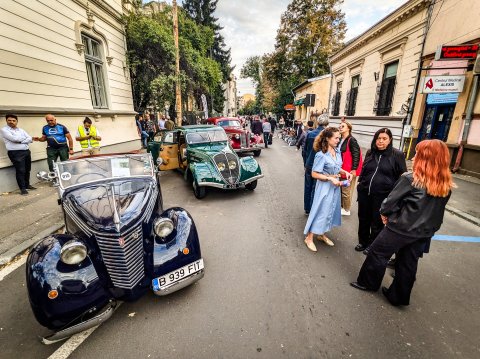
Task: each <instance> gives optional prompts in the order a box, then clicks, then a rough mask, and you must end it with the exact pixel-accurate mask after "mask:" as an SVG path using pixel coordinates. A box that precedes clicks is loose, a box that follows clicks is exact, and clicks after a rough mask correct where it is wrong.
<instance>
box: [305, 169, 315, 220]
mask: <svg viewBox="0 0 480 359" xmlns="http://www.w3.org/2000/svg"><path fill="white" fill-rule="evenodd" d="M314 195H315V179H314V178H313V177H312V169H311V168H305V181H304V185H303V209H304V210H305V212H310V209H311V208H312V202H313V196H314Z"/></svg>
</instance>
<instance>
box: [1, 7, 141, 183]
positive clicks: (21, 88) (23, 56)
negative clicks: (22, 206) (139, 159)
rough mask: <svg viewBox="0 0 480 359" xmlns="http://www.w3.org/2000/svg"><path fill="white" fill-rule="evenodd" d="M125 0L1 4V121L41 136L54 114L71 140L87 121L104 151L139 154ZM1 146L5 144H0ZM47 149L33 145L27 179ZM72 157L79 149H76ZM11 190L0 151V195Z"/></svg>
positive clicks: (7, 165)
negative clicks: (14, 118)
mask: <svg viewBox="0 0 480 359" xmlns="http://www.w3.org/2000/svg"><path fill="white" fill-rule="evenodd" d="M125 10H126V9H125V8H124V5H123V1H122V0H89V1H87V0H58V1H55V2H53V3H45V2H40V1H30V0H18V1H2V2H1V3H0V12H1V13H2V14H3V15H4V17H5V18H8V19H9V20H8V21H7V22H3V23H1V24H0V58H1V59H2V61H1V62H0V114H1V115H2V118H3V119H4V118H5V114H6V113H8V112H11V113H15V114H17V115H18V116H19V127H21V128H23V129H24V130H26V131H27V132H28V133H29V134H30V135H31V136H41V130H42V127H43V126H44V125H45V124H46V122H45V119H44V117H45V115H46V114H48V113H52V114H54V115H55V116H56V118H57V122H58V123H61V124H63V125H65V126H66V127H67V128H68V129H69V131H70V132H71V133H72V136H73V137H74V136H75V133H76V129H77V127H78V126H79V125H80V124H81V123H82V121H83V119H84V117H85V116H89V117H90V118H92V119H93V120H94V125H95V126H96V127H97V128H98V129H99V131H100V132H101V134H102V141H101V146H102V152H111V151H115V150H117V149H119V148H121V149H125V150H127V149H133V148H138V147H139V144H140V142H139V141H138V135H137V129H136V124H135V121H134V115H135V112H134V110H133V101H132V90H131V83H130V77H129V71H128V67H127V61H126V56H125V55H126V42H125V34H124V29H123V25H122V15H123V13H124V11H125ZM0 142H3V141H0ZM45 148H46V144H45V143H38V142H36V143H33V144H31V146H30V150H31V152H32V160H33V163H32V166H33V169H32V176H34V173H35V172H36V171H37V170H40V169H45V168H46V164H45V161H44V160H45V158H46V150H45ZM74 149H75V151H79V150H80V146H79V144H78V143H75V146H74ZM14 189H16V183H15V175H14V171H13V168H12V167H11V163H10V161H9V159H8V156H7V152H6V149H5V146H4V145H3V143H2V144H0V191H2V192H5V191H10V190H14Z"/></svg>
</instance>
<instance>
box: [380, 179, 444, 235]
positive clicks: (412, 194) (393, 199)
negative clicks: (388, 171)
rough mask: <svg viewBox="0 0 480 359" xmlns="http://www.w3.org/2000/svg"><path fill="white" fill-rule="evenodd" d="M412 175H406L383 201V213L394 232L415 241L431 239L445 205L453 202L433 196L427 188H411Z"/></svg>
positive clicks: (440, 222) (438, 224)
mask: <svg viewBox="0 0 480 359" xmlns="http://www.w3.org/2000/svg"><path fill="white" fill-rule="evenodd" d="M412 182H413V174H412V173H405V174H403V175H402V176H401V177H400V179H399V180H398V182H397V184H396V185H395V188H394V189H393V190H392V192H391V193H390V194H389V195H388V197H387V198H386V199H385V200H384V201H383V203H382V206H381V207H380V214H382V215H384V216H386V217H388V222H387V227H388V228H389V229H390V230H392V231H393V232H396V233H399V234H402V235H404V236H407V237H414V238H431V237H433V235H434V234H435V232H436V231H438V230H439V229H440V226H441V225H442V222H443V214H444V212H445V206H446V204H447V202H448V200H449V199H450V195H451V192H450V193H449V194H448V195H447V197H433V196H430V195H428V194H427V191H426V190H425V189H421V188H416V187H414V186H413V185H412Z"/></svg>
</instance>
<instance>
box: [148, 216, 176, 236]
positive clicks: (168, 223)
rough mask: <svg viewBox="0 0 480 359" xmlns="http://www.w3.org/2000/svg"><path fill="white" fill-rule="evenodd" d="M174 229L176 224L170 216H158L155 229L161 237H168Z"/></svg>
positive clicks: (154, 223)
mask: <svg viewBox="0 0 480 359" xmlns="http://www.w3.org/2000/svg"><path fill="white" fill-rule="evenodd" d="M173 229H174V225H173V222H172V220H171V219H170V218H157V219H156V220H155V222H153V230H154V231H155V233H156V235H157V236H159V237H162V238H164V237H167V236H168V235H169V234H170V233H172V232H173Z"/></svg>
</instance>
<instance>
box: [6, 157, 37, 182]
mask: <svg viewBox="0 0 480 359" xmlns="http://www.w3.org/2000/svg"><path fill="white" fill-rule="evenodd" d="M7 154H8V158H10V161H12V163H13V167H15V177H16V179H17V184H18V188H20V189H26V188H27V187H28V186H30V171H31V169H32V157H31V154H30V150H17V151H8V152H7Z"/></svg>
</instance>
